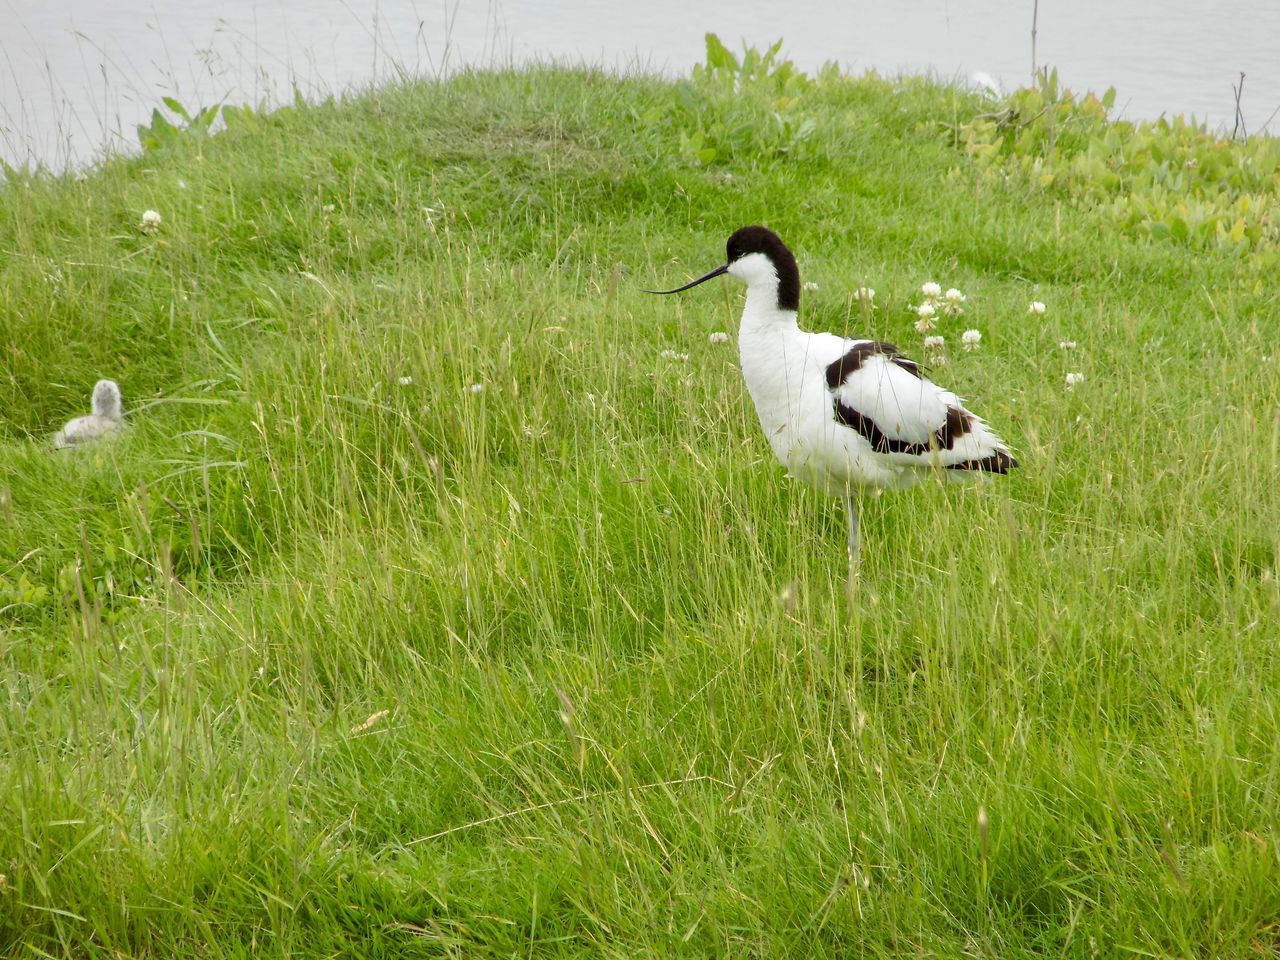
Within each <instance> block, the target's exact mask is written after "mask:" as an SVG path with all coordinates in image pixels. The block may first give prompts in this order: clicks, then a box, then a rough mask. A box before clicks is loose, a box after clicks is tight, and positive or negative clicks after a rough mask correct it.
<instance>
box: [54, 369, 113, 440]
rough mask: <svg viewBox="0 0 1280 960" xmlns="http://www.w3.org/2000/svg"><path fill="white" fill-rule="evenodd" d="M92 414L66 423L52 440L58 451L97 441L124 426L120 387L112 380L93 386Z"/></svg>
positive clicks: (101, 381) (99, 382) (100, 381)
mask: <svg viewBox="0 0 1280 960" xmlns="http://www.w3.org/2000/svg"><path fill="white" fill-rule="evenodd" d="M91 402H92V407H91V409H92V411H93V412H92V413H90V414H88V415H87V416H83V417H76V418H74V419H72V420H68V421H67V425H66V426H65V427H63V428H62V429H61V430H59V431H58V433H57V434H56V435H55V436H54V438H53V445H54V446H55V447H58V448H59V449H63V448H65V447H70V446H73V445H74V444H77V443H85V442H87V441H90V440H97V439H98V438H99V437H105V436H106V435H107V434H109V433H112V432H114V431H116V430H119V429H120V428H121V427H122V426H124V402H123V400H122V398H121V396H120V385H119V384H118V383H116V382H115V381H114V380H99V381H98V382H97V383H95V384H94V385H93V397H92V401H91Z"/></svg>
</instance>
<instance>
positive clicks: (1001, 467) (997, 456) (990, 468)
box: [947, 450, 1018, 473]
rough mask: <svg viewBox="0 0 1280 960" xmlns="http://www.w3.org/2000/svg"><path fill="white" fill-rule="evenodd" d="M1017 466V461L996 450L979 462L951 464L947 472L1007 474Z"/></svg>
mask: <svg viewBox="0 0 1280 960" xmlns="http://www.w3.org/2000/svg"><path fill="white" fill-rule="evenodd" d="M1017 465H1018V461H1017V460H1015V459H1014V458H1013V457H1012V456H1010V455H1009V454H1007V453H1005V452H1004V451H1003V450H997V451H996V452H995V453H993V454H991V456H989V457H983V458H982V459H980V460H966V461H964V463H951V464H948V465H947V469H948V470H982V471H984V472H986V473H1008V472H1009V471H1010V470H1012V469H1013V468H1014V467H1016V466H1017Z"/></svg>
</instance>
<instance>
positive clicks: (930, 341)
mask: <svg viewBox="0 0 1280 960" xmlns="http://www.w3.org/2000/svg"><path fill="white" fill-rule="evenodd" d="M946 345H947V338H946V337H940V336H932V337H925V338H924V348H925V349H926V350H941V349H942V348H943V347H945V346H946Z"/></svg>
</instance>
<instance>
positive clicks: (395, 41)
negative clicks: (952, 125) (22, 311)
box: [0, 0, 1280, 167]
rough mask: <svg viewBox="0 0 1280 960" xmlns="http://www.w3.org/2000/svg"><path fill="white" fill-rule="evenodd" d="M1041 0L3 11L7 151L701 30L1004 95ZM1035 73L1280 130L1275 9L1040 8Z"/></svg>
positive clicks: (622, 47) (660, 52)
mask: <svg viewBox="0 0 1280 960" xmlns="http://www.w3.org/2000/svg"><path fill="white" fill-rule="evenodd" d="M1031 14H1032V0H1004V2H1001V0H899V2H884V0H880V2H870V0H846V2H845V3H842V4H836V3H832V2H830V0H824V2H807V0H806V2H793V3H779V2H777V0H703V2H688V0H644V2H643V3H630V4H620V3H617V2H615V0H536V2H535V0H525V2H517V0H506V2H497V0H443V2H437V3H417V2H400V3H397V2H390V0H383V2H376V3H375V2H371V0H275V2H269V0H218V2H211V0H0V157H2V158H3V159H5V160H6V161H8V162H10V163H15V162H16V163H23V162H32V161H38V162H42V163H45V164H47V165H50V166H53V167H62V166H64V165H66V164H67V163H69V162H82V161H85V160H88V159H92V158H93V157H94V156H96V155H98V154H99V153H100V152H101V151H102V150H103V149H105V148H110V147H115V148H120V147H125V148H130V147H132V145H133V144H134V133H133V128H134V125H135V124H136V123H138V122H139V121H140V120H143V119H145V118H146V117H147V116H149V114H150V112H151V108H152V107H153V106H155V105H156V104H158V103H159V100H160V98H161V97H162V96H166V95H172V96H177V97H178V99H180V100H182V101H183V102H184V103H187V104H188V105H190V104H207V103H214V102H218V101H220V100H224V99H225V100H228V101H231V102H241V101H246V100H247V101H250V102H258V101H260V100H263V99H267V100H271V101H274V102H280V101H282V100H285V99H288V98H289V97H290V96H291V95H292V90H293V88H294V86H295V85H296V86H297V87H298V88H299V89H301V90H302V92H303V93H304V94H307V95H311V96H316V95H323V94H327V93H331V92H341V91H343V90H346V89H348V88H350V87H352V86H360V85H363V84H366V83H368V82H369V81H370V80H373V79H378V78H386V77H390V76H394V75H396V72H397V70H398V69H403V70H406V71H408V72H410V73H415V74H417V73H421V74H429V75H435V74H438V73H440V72H445V71H448V70H449V69H452V68H455V67H457V66H459V65H464V64H474V65H492V64H500V63H508V62H512V61H516V62H519V61H524V60H529V59H547V58H561V59H568V60H571V61H575V62H580V61H587V62H591V63H599V64H605V65H609V66H618V67H628V66H640V67H643V68H646V69H650V70H658V71H664V72H668V73H681V72H684V71H687V70H688V68H689V67H690V66H692V65H693V64H694V63H696V62H698V61H699V60H700V59H701V57H702V49H703V48H702V35H703V33H704V32H706V31H709V30H710V31H714V32H716V33H718V34H719V35H720V36H721V38H722V39H724V40H726V42H729V43H730V45H731V46H732V45H734V43H735V42H736V41H739V40H742V39H746V40H748V41H750V42H751V43H753V44H755V45H757V46H764V45H767V44H768V43H769V42H771V41H772V40H775V39H778V38H783V39H784V40H785V44H784V49H785V51H786V52H787V53H789V54H790V56H791V58H792V59H794V60H795V61H796V62H797V63H798V64H799V65H800V66H801V67H803V68H805V69H813V68H816V67H817V66H819V65H820V64H822V63H823V62H824V61H827V60H835V61H837V62H838V63H840V64H842V65H843V66H845V67H847V68H850V69H852V70H855V71H857V72H861V71H862V70H864V69H866V68H869V67H875V68H876V69H878V70H880V71H882V72H897V71H911V72H919V71H927V70H933V71H935V72H936V73H938V74H940V75H942V76H946V77H951V76H962V77H968V76H970V75H971V74H973V73H974V72H975V71H982V72H985V73H986V74H988V75H990V76H991V77H993V78H995V79H996V80H998V81H999V82H1001V83H1002V84H1004V85H1005V86H1006V87H1009V86H1016V85H1017V84H1020V83H1022V82H1024V81H1025V80H1026V79H1027V78H1028V76H1029V73H1030V69H1031V42H1030V31H1031ZM1037 59H1038V61H1039V62H1040V63H1041V64H1045V63H1048V64H1052V65H1056V66H1057V67H1058V68H1059V72H1060V74H1061V76H1062V77H1063V79H1064V80H1065V81H1066V83H1067V84H1068V85H1070V86H1072V87H1073V88H1078V89H1086V88H1093V89H1097V90H1102V89H1104V88H1105V87H1107V86H1109V85H1115V86H1116V88H1117V89H1118V91H1119V98H1118V100H1117V106H1118V107H1119V108H1120V110H1121V112H1122V113H1123V114H1124V115H1125V116H1128V117H1132V118H1145V117H1155V116H1159V115H1160V114H1161V113H1168V114H1173V113H1193V114H1195V115H1196V116H1197V117H1198V118H1204V119H1207V120H1208V121H1209V122H1210V124H1211V125H1215V126H1225V127H1226V128H1227V129H1228V130H1229V129H1230V128H1231V126H1232V124H1233V122H1234V115H1235V109H1234V97H1233V94H1232V90H1231V86H1232V84H1233V83H1235V82H1237V80H1238V77H1239V74H1240V73H1241V72H1242V71H1243V72H1244V73H1245V74H1246V75H1247V78H1246V80H1245V84H1244V95H1243V99H1242V106H1243V114H1244V117H1245V121H1246V127H1247V129H1248V131H1249V132H1250V133H1252V132H1255V130H1258V129H1261V128H1262V127H1263V126H1264V124H1266V123H1267V121H1268V119H1270V120H1271V126H1270V129H1271V130H1272V131H1276V130H1280V120H1277V119H1276V118H1275V115H1276V111H1277V109H1280V2H1277V0H1266V2H1263V3H1258V4H1250V3H1243V2H1236V3H1226V2H1222V0H1073V2H1070V3H1067V2H1063V0H1041V3H1040V14H1039V30H1038V42H1037Z"/></svg>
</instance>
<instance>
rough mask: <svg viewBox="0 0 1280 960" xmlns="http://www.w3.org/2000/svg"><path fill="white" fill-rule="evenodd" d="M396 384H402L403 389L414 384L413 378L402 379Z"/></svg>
mask: <svg viewBox="0 0 1280 960" xmlns="http://www.w3.org/2000/svg"><path fill="white" fill-rule="evenodd" d="M396 383H398V384H400V386H402V387H407V386H408V385H409V384H411V383H413V377H401V378H400V379H398V380H397V381H396Z"/></svg>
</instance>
